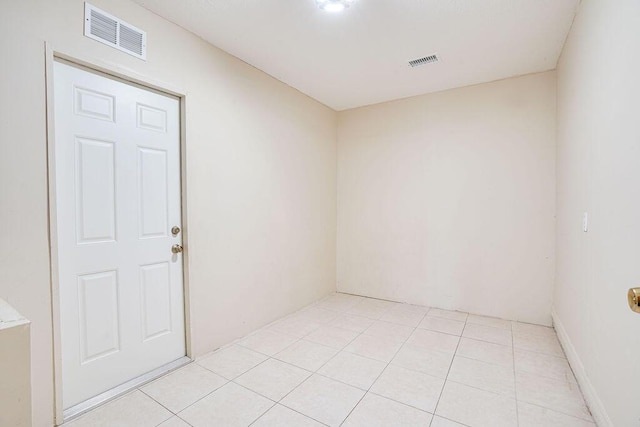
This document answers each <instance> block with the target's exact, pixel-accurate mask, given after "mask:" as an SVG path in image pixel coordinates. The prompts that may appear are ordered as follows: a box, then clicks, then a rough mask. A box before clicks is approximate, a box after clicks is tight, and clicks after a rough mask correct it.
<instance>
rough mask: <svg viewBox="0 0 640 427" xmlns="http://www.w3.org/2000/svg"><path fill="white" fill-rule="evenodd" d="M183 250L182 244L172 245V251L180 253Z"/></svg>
mask: <svg viewBox="0 0 640 427" xmlns="http://www.w3.org/2000/svg"><path fill="white" fill-rule="evenodd" d="M183 250H184V248H183V247H182V245H173V246H171V252H173V253H174V254H179V253H180V252H182V251H183Z"/></svg>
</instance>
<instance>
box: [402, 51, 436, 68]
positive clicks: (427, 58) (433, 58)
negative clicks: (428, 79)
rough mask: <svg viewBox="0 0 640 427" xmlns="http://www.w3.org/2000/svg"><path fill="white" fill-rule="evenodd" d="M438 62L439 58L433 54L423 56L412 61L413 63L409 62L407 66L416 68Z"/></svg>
mask: <svg viewBox="0 0 640 427" xmlns="http://www.w3.org/2000/svg"><path fill="white" fill-rule="evenodd" d="M439 61H440V58H439V57H438V54H437V53H434V54H433V55H429V56H425V57H424V58H419V59H414V60H413V61H409V65H411V66H412V67H418V66H420V65H425V64H433V63H434V62H439Z"/></svg>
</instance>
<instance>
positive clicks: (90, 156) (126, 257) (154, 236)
mask: <svg viewBox="0 0 640 427" xmlns="http://www.w3.org/2000/svg"><path fill="white" fill-rule="evenodd" d="M54 81H55V87H54V93H55V169H56V171H55V180H56V182H55V193H56V196H55V199H56V200H55V203H56V211H57V212H56V214H57V243H58V269H59V288H60V298H59V299H60V329H61V340H62V379H63V381H62V388H63V406H64V408H69V407H71V406H73V405H76V404H78V403H80V402H82V401H84V400H86V399H88V398H90V397H93V396H96V395H98V394H100V393H102V392H104V391H107V390H109V389H111V388H113V387H116V386H118V385H120V384H122V383H124V382H126V381H128V380H130V379H133V378H135V377H137V376H139V375H142V374H144V373H146V372H149V371H151V370H153V369H155V368H157V367H160V366H162V365H164V364H167V363H169V362H172V361H174V360H176V359H179V358H180V357H182V356H184V355H185V335H184V304H183V298H184V297H183V284H182V255H181V254H173V253H172V252H171V247H172V245H174V244H181V243H182V235H181V233H178V234H177V235H174V234H173V233H172V232H171V228H172V227H173V226H180V227H182V225H181V208H180V206H181V202H180V199H181V197H180V123H179V102H178V100H177V99H175V98H172V97H169V96H165V95H161V94H158V93H156V92H152V91H149V90H144V89H141V88H139V87H136V86H133V85H129V84H126V83H123V82H121V81H117V80H114V79H110V78H107V77H105V76H102V75H98V74H94V73H91V72H88V71H84V70H82V69H79V68H75V67H72V66H70V65H67V64H65V63H61V62H56V63H55V65H54Z"/></svg>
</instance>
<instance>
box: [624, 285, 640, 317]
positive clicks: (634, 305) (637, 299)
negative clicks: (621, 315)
mask: <svg viewBox="0 0 640 427" xmlns="http://www.w3.org/2000/svg"><path fill="white" fill-rule="evenodd" d="M627 297H628V298H629V308H630V309H631V310H632V311H635V312H636V313H640V288H631V289H629V293H628V294H627Z"/></svg>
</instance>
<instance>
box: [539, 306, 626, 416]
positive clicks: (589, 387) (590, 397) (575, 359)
mask: <svg viewBox="0 0 640 427" xmlns="http://www.w3.org/2000/svg"><path fill="white" fill-rule="evenodd" d="M551 317H552V319H553V326H554V328H555V329H556V333H557V334H558V339H559V340H560V344H561V345H562V348H563V349H564V352H565V354H566V355H567V359H568V360H569V365H571V368H572V369H573V373H574V374H575V376H576V380H577V381H578V385H579V386H580V389H581V390H582V394H583V395H584V398H585V400H586V401H587V406H588V407H589V410H590V411H591V415H592V416H593V420H594V421H595V422H596V424H597V425H598V426H599V427H614V426H613V423H612V422H611V419H610V418H609V415H608V414H607V411H606V410H605V408H604V405H603V404H602V401H601V400H600V397H598V393H597V392H596V389H595V388H594V387H593V384H591V380H589V377H588V376H587V372H586V371H585V369H584V365H583V364H582V360H580V356H578V353H577V352H576V349H575V347H574V346H573V344H572V343H571V339H569V335H567V331H566V330H565V329H564V325H563V324H562V322H561V321H560V318H559V317H558V314H557V313H556V311H555V309H553V310H551Z"/></svg>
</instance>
